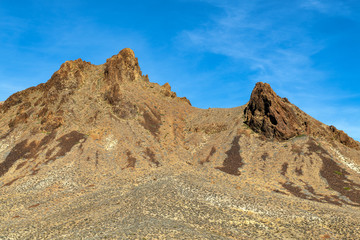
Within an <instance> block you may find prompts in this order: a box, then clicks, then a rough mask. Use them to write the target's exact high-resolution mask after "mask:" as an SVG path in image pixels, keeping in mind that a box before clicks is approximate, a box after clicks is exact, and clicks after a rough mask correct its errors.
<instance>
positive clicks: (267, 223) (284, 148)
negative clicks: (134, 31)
mask: <svg viewBox="0 0 360 240" xmlns="http://www.w3.org/2000/svg"><path fill="white" fill-rule="evenodd" d="M359 219H360V143H359V142H357V141H355V140H353V139H352V138H350V137H349V136H348V135H347V134H345V133H344V132H343V131H340V130H338V129H336V128H335V127H334V126H327V125H325V124H323V123H321V122H319V121H317V120H315V119H314V118H312V117H311V116H309V115H307V114H306V113H304V112H303V111H301V110H300V109H299V108H298V107H296V106H295V105H293V104H291V103H290V102H289V100H288V99H286V98H281V97H279V96H278V95H277V94H276V93H275V92H274V91H273V90H272V89H271V87H270V85H269V84H267V83H261V82H259V83H257V84H256V86H255V88H254V90H253V92H252V94H251V97H250V100H249V102H248V103H247V104H246V105H244V106H240V107H236V108H231V109H217V108H211V109H199V108H196V107H193V106H191V104H190V101H189V100H188V99H186V98H185V97H178V96H177V95H176V93H175V92H173V91H171V87H170V85H169V84H168V83H166V84H165V85H163V86H160V85H158V84H156V83H152V82H150V81H149V78H148V76H147V75H143V74H142V72H141V70H140V67H139V64H138V60H137V58H136V57H135V55H134V52H133V51H132V50H130V49H123V50H122V51H121V52H120V53H119V54H118V55H115V56H113V57H111V58H109V59H107V61H106V63H104V64H102V65H93V64H91V63H89V62H85V61H83V60H81V59H78V60H75V61H67V62H65V63H64V64H62V65H61V67H60V69H59V70H58V71H57V72H55V73H54V74H53V76H52V77H51V78H50V80H48V81H47V82H46V83H43V84H40V85H38V86H36V87H32V88H29V89H26V90H24V91H21V92H17V93H15V94H13V95H12V96H10V97H9V98H8V99H7V100H6V101H5V102H3V103H2V104H0V239H104V238H108V239H329V238H331V239H357V238H359V237H360V234H359V232H360V225H359Z"/></svg>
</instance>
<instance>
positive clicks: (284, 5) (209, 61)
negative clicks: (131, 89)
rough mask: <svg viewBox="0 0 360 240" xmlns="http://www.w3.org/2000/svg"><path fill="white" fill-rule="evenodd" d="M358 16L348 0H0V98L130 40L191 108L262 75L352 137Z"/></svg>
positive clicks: (232, 100) (358, 114)
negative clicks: (69, 63) (66, 64)
mask: <svg viewBox="0 0 360 240" xmlns="http://www.w3.org/2000/svg"><path fill="white" fill-rule="evenodd" d="M359 14H360V2H359V1H357V0H347V1H345V0H343V1H341V0H327V1H322V0H301V1H300V0H299V1H297V0H292V1H283V0H281V1H280V0H272V1H266V0H253V1H243V0H239V1H236V0H232V1H229V0H217V1H215V0H167V1H165V0H163V1H160V0H152V1H145V0H138V1H121V0H120V1H110V0H108V1H93V0H87V1H82V0H71V1H68V0H62V1H48V0H47V1H44V0H38V1H21V0H19V1H1V2H0V54H1V56H2V57H1V58H0V101H3V100H5V99H6V98H7V97H8V96H10V95H11V94H12V93H14V92H16V91H19V90H23V89H25V88H28V87H31V86H34V85H37V84H39V83H42V82H46V81H47V80H48V79H49V78H50V77H51V75H52V73H54V72H55V71H56V70H57V69H58V68H59V67H60V65H61V63H63V62H64V61H66V60H74V59H77V58H82V59H83V60H86V61H90V62H92V63H94V64H102V63H104V62H105V60H106V58H109V57H111V56H112V55H114V54H117V53H118V52H119V51H120V50H121V49H122V48H125V47H130V48H132V49H133V50H134V51H135V54H136V56H137V57H138V58H139V62H140V66H141V68H142V71H143V73H144V74H148V75H149V77H150V80H151V81H152V82H158V83H160V84H163V83H165V82H169V83H170V85H171V86H172V88H173V90H174V91H176V92H177V93H178V95H180V96H186V97H187V98H189V99H190V100H191V102H192V104H193V105H194V106H196V107H200V108H208V107H236V106H240V105H243V104H245V103H246V102H247V101H248V99H249V97H250V93H251V90H252V88H253V87H254V85H255V83H256V82H258V81H262V82H268V83H270V84H271V86H272V87H273V89H274V90H275V91H276V92H277V94H278V95H280V96H281V97H287V98H288V99H289V100H290V101H291V102H292V103H294V104H296V105H297V106H299V107H300V108H301V109H303V110H304V111H305V112H307V113H308V114H310V115H312V116H313V117H315V118H316V119H318V120H320V121H322V122H324V123H326V124H329V125H330V124H332V125H335V126H336V127H337V128H339V129H343V130H345V132H347V133H348V134H349V135H350V136H352V137H354V138H355V139H357V140H360V120H359V119H360V91H359V90H360V81H359V80H360V79H359V76H360V67H359V66H358V65H359V63H360V61H359V60H358V59H359V56H360V45H359V43H360V15H359Z"/></svg>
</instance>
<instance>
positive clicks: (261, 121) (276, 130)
mask: <svg viewBox="0 0 360 240" xmlns="http://www.w3.org/2000/svg"><path fill="white" fill-rule="evenodd" d="M244 116H245V121H244V122H245V124H247V125H248V126H249V127H250V128H251V129H252V130H254V131H255V132H257V133H260V134H262V135H264V136H265V137H267V138H270V139H273V138H274V139H277V140H288V139H290V138H293V137H296V136H299V135H309V136H313V137H320V138H324V139H326V140H328V141H333V140H336V141H337V142H340V143H341V144H343V145H345V146H347V147H350V148H354V149H357V150H359V149H360V145H359V143H358V142H357V141H355V140H354V139H352V138H350V137H349V136H348V135H347V134H346V133H344V132H343V131H341V130H338V129H336V128H335V127H334V126H326V125H324V124H322V123H321V122H319V121H317V120H315V119H313V118H311V117H310V116H309V115H307V114H306V113H304V112H303V111H301V110H300V109H299V108H298V107H296V106H294V105H293V104H291V103H290V102H289V100H288V99H287V98H281V97H279V96H278V95H276V93H275V92H274V91H273V90H272V88H271V87H270V85H269V84H268V83H262V82H258V83H257V84H256V85H255V88H254V90H253V91H252V93H251V97H250V101H249V103H248V105H247V106H246V108H245V110H244Z"/></svg>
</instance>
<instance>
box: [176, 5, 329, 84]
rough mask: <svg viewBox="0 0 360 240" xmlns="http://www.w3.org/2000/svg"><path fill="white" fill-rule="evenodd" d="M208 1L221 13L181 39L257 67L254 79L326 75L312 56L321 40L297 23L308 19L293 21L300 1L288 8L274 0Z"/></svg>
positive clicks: (275, 80)
mask: <svg viewBox="0 0 360 240" xmlns="http://www.w3.org/2000/svg"><path fill="white" fill-rule="evenodd" d="M209 2H210V3H212V4H216V5H217V6H218V7H220V8H221V9H223V14H222V15H221V16H217V17H214V19H213V21H212V22H210V23H208V24H207V25H206V26H205V27H204V28H202V29H193V30H188V31H184V32H183V33H182V34H181V38H182V39H183V40H184V41H183V42H187V43H188V45H187V46H188V47H189V48H192V49H197V50H200V51H209V52H213V53H216V54H223V55H226V56H228V57H231V58H233V59H237V60H240V61H241V64H244V63H245V64H248V66H249V68H250V69H252V70H253V71H254V72H256V75H255V76H252V79H253V80H254V81H267V82H270V83H278V84H284V83H289V82H298V83H299V82H301V83H304V82H312V81H315V80H322V79H324V77H325V75H326V73H324V72H321V71H318V70H316V69H315V68H313V67H312V60H311V56H312V55H313V54H315V53H317V52H318V51H320V50H321V49H322V48H323V43H322V42H319V41H315V40H313V39H312V38H311V37H310V36H309V34H308V32H307V31H306V30H305V29H304V28H302V27H301V24H303V21H306V19H304V18H302V17H300V16H296V18H297V19H298V20H295V17H294V16H295V15H296V14H297V13H298V11H301V7H300V6H299V5H297V4H294V5H293V6H292V8H291V7H289V6H286V7H283V5H284V4H276V1H275V3H272V4H270V3H267V2H268V1H251V3H244V2H242V3H238V4H234V3H233V2H231V3H230V2H229V1H224V2H222V3H220V4H218V3H215V2H213V1H209ZM264 9H266V10H264ZM289 9H290V10H289ZM289 20H290V21H292V22H290V23H289V22H288V21H289Z"/></svg>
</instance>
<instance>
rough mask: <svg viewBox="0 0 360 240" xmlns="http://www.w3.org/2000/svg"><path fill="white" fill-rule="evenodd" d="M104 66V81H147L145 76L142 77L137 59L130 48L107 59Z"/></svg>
mask: <svg viewBox="0 0 360 240" xmlns="http://www.w3.org/2000/svg"><path fill="white" fill-rule="evenodd" d="M104 65H105V70H104V74H105V79H106V80H108V81H111V82H114V81H115V82H124V81H135V80H137V79H143V80H146V79H147V77H146V76H142V72H141V70H140V66H139V62H138V59H137V58H136V57H135V54H134V51H133V50H131V49H130V48H124V49H123V50H121V51H120V52H119V53H118V54H117V55H114V56H112V57H111V58H108V59H107V60H106V63H105V64H104Z"/></svg>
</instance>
